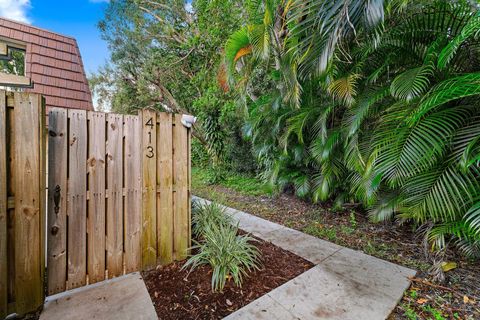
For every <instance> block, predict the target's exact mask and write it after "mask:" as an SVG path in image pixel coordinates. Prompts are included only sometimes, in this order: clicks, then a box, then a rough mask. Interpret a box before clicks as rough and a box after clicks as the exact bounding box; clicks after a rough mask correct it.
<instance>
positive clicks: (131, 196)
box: [123, 116, 142, 273]
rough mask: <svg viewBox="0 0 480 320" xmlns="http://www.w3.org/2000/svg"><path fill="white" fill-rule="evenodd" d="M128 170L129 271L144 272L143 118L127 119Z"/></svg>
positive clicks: (126, 224) (126, 246) (127, 230)
mask: <svg viewBox="0 0 480 320" xmlns="http://www.w3.org/2000/svg"><path fill="white" fill-rule="evenodd" d="M123 132H124V137H125V138H124V139H125V141H124V144H125V147H124V148H125V154H124V170H125V205H124V225H125V256H124V258H125V270H126V272H127V273H130V272H134V271H138V270H141V267H142V247H141V223H142V184H141V179H142V165H141V164H142V160H141V157H142V149H141V145H142V143H141V141H142V140H141V139H142V122H141V117H140V116H125V117H124V129H123Z"/></svg>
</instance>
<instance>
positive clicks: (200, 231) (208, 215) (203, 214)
mask: <svg viewBox="0 0 480 320" xmlns="http://www.w3.org/2000/svg"><path fill="white" fill-rule="evenodd" d="M231 224H233V219H232V216H231V215H229V214H227V213H226V212H225V209H224V208H223V207H222V206H220V205H219V204H216V203H213V202H212V203H210V204H206V203H200V202H198V201H195V202H194V203H193V207H192V231H193V234H194V235H195V236H197V237H198V238H203V237H204V233H205V230H206V229H207V226H209V225H217V226H220V225H231Z"/></svg>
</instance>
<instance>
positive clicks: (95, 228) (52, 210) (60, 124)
mask: <svg viewBox="0 0 480 320" xmlns="http://www.w3.org/2000/svg"><path fill="white" fill-rule="evenodd" d="M48 119H49V129H48V147H49V149H48V227H47V240H48V250H47V252H48V258H47V265H48V269H47V270H48V277H47V279H48V294H54V293H57V292H61V291H64V290H67V289H73V288H76V287H80V286H83V285H85V284H87V283H94V282H98V281H102V280H105V279H107V278H112V277H116V276H119V275H122V274H124V273H129V272H133V271H139V270H145V269H149V268H153V267H155V266H157V265H158V264H166V263H170V262H172V261H173V260H181V259H184V258H185V257H186V255H187V250H188V248H189V246H190V187H189V186H190V160H189V159H190V133H189V129H187V128H186V127H184V126H183V125H182V124H181V115H172V114H168V113H158V112H155V111H150V110H143V111H141V112H140V114H139V115H136V116H131V115H120V114H113V113H101V112H93V111H85V110H75V109H60V108H53V109H51V110H50V111H49V114H48Z"/></svg>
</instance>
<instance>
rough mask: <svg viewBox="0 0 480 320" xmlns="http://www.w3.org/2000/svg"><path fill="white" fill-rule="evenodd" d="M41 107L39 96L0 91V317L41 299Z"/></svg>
mask: <svg viewBox="0 0 480 320" xmlns="http://www.w3.org/2000/svg"><path fill="white" fill-rule="evenodd" d="M43 110H44V107H43V101H42V98H41V97H40V96H39V95H36V94H22V93H15V95H13V94H6V93H5V91H0V318H3V317H4V316H5V315H7V314H9V313H14V312H17V313H23V312H27V311H32V310H35V309H36V308H38V307H39V306H40V305H42V303H43V289H44V288H43V279H44V271H45V268H44V266H45V254H44V252H45V247H44V244H45V238H44V236H45V232H44V230H45V135H44V128H45V124H44V120H45V116H44V111H43Z"/></svg>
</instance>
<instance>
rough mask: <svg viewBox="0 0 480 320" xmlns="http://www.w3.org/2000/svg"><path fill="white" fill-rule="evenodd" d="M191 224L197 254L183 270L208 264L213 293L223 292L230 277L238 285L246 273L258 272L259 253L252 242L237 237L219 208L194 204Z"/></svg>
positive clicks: (234, 227)
mask: <svg viewBox="0 0 480 320" xmlns="http://www.w3.org/2000/svg"><path fill="white" fill-rule="evenodd" d="M192 223H193V226H192V230H193V233H194V234H195V235H196V236H197V237H198V239H199V240H198V241H195V240H194V242H195V246H194V247H193V248H192V249H193V250H194V251H197V252H198V253H197V254H195V255H193V256H192V257H190V258H189V259H188V261H187V262H186V263H185V265H184V266H183V268H182V269H185V268H188V267H190V268H191V270H193V269H195V268H197V267H198V266H201V265H205V264H208V265H210V266H211V267H212V269H213V274H212V290H213V291H222V290H223V288H224V287H225V283H226V281H227V280H228V279H229V278H231V279H233V281H234V283H235V285H237V286H241V285H242V281H243V278H244V277H246V276H247V275H248V272H250V271H252V270H254V269H258V265H259V263H260V261H259V254H260V252H259V251H258V249H257V248H256V247H255V246H254V245H253V244H252V243H251V242H253V241H255V239H253V238H252V237H251V236H249V235H238V226H235V225H234V224H233V218H232V216H231V215H228V214H227V213H226V212H225V209H224V208H223V207H222V206H220V205H218V204H216V203H210V204H203V203H199V202H194V204H193V208H192Z"/></svg>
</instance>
